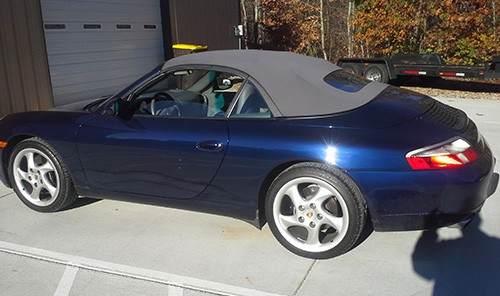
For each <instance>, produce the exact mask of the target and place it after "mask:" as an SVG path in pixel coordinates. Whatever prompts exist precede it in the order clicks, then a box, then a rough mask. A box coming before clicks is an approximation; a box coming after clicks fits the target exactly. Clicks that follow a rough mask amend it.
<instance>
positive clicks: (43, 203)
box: [9, 138, 77, 212]
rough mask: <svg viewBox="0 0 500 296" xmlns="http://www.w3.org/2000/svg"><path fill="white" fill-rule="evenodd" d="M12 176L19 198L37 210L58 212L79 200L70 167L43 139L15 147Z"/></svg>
mask: <svg viewBox="0 0 500 296" xmlns="http://www.w3.org/2000/svg"><path fill="white" fill-rule="evenodd" d="M9 176H10V181H11V184H12V186H13V188H14V191H15V192H16V194H17V196H18V197H19V198H20V199H21V201H22V202H23V203H24V204H26V205H27V206H28V207H30V208H31V209H33V210H36V211H39V212H55V211H58V210H60V209H62V208H64V207H66V206H68V205H70V204H71V203H73V202H74V201H75V200H76V199H77V195H76V192H75V189H74V187H73V182H72V180H71V177H70V175H69V172H68V170H67V168H66V166H65V165H64V163H63V162H62V160H61V159H60V157H59V156H58V155H57V154H56V153H55V152H54V151H53V149H52V148H50V146H49V145H48V144H47V143H46V142H44V141H43V140H41V139H38V138H31V139H27V140H24V141H22V142H20V143H19V144H17V146H15V147H14V150H13V152H12V156H11V158H10V161H9Z"/></svg>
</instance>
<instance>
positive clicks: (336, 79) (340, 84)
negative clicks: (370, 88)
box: [323, 70, 371, 93]
mask: <svg viewBox="0 0 500 296" xmlns="http://www.w3.org/2000/svg"><path fill="white" fill-rule="evenodd" d="M323 80H324V81H325V82H326V83H328V84H329V85H330V86H333V87H335V88H337V89H340V90H343V91H345V92H350V93H355V92H358V91H360V90H361V89H362V88H363V87H365V86H366V85H367V84H369V83H370V82H371V80H368V79H365V78H363V77H359V76H357V75H354V74H353V73H351V72H347V71H345V70H337V71H334V72H332V73H330V74H328V75H326V76H325V78H323Z"/></svg>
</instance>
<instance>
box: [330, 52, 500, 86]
mask: <svg viewBox="0 0 500 296" xmlns="http://www.w3.org/2000/svg"><path fill="white" fill-rule="evenodd" d="M337 64H338V65H339V66H340V67H342V68H344V69H346V70H349V71H351V72H352V73H354V74H356V75H359V76H364V77H365V78H367V79H370V80H374V81H379V82H384V83H387V82H389V80H392V79H396V78H401V77H421V78H423V79H426V78H425V77H427V79H433V78H434V79H435V78H439V77H459V78H481V79H485V78H497V79H498V78H500V56H495V57H493V60H492V61H490V62H488V63H485V65H484V66H458V65H447V64H446V63H445V61H444V60H443V58H442V57H441V56H440V55H438V54H435V53H432V54H395V55H392V56H390V57H387V58H366V59H365V58H341V59H339V61H338V63H337Z"/></svg>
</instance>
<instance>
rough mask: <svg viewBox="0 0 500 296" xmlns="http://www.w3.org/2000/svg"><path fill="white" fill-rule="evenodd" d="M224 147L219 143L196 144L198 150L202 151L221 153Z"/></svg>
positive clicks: (204, 142) (205, 142) (203, 142)
mask: <svg viewBox="0 0 500 296" xmlns="http://www.w3.org/2000/svg"><path fill="white" fill-rule="evenodd" d="M223 146H224V145H223V144H222V143H221V142H219V141H202V142H199V143H198V144H196V149H198V150H202V151H213V152H217V151H221V150H222V147H223Z"/></svg>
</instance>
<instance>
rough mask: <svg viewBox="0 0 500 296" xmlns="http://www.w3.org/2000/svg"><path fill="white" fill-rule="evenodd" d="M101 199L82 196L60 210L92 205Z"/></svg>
mask: <svg viewBox="0 0 500 296" xmlns="http://www.w3.org/2000/svg"><path fill="white" fill-rule="evenodd" d="M101 200H102V199H97V198H89V197H80V198H78V199H77V200H76V201H75V202H74V203H72V204H71V205H69V206H68V207H66V208H64V209H62V210H60V212H64V211H69V210H73V209H77V208H80V207H85V206H88V205H91V204H93V203H95V202H98V201H101Z"/></svg>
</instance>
